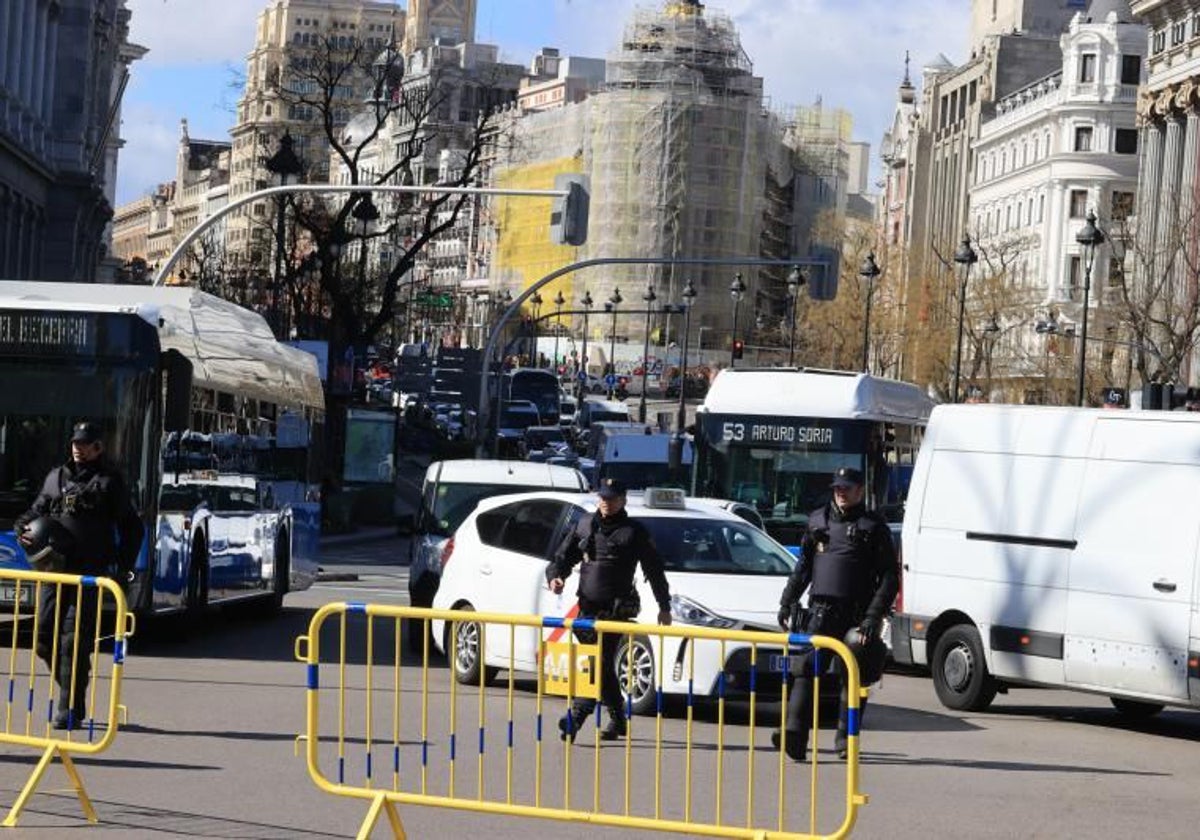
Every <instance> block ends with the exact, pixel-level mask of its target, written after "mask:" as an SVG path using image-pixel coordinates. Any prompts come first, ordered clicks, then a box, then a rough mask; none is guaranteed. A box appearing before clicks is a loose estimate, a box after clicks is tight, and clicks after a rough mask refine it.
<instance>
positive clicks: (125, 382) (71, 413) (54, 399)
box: [0, 358, 156, 530]
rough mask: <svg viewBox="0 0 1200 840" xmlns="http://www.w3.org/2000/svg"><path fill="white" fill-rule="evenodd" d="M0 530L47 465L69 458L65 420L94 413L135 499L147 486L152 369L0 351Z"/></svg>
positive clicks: (29, 497)
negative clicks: (35, 357) (16, 356)
mask: <svg viewBox="0 0 1200 840" xmlns="http://www.w3.org/2000/svg"><path fill="white" fill-rule="evenodd" d="M0 381H3V382H4V388H0V530H8V529H11V528H12V527H13V520H14V519H16V517H18V516H20V515H21V514H22V513H24V512H25V511H26V510H28V509H29V506H30V504H31V503H32V502H33V500H34V497H35V496H37V494H38V492H39V491H40V490H41V487H42V482H43V480H44V479H45V478H46V474H47V473H48V472H49V471H50V469H51V468H52V467H54V466H56V465H58V464H64V463H66V461H67V459H68V458H69V457H70V454H71V449H70V442H69V441H70V436H71V426H72V425H73V424H74V423H75V422H76V421H78V420H81V419H90V420H95V421H97V422H99V423H100V424H101V426H102V427H104V428H105V430H106V432H107V433H108V435H109V436H110V437H109V439H110V440H113V441H115V442H116V443H115V445H113V446H111V447H110V451H115V452H117V453H119V455H120V460H119V462H118V463H117V466H118V467H119V468H120V469H121V471H122V473H123V474H124V475H125V476H126V477H127V479H128V481H129V485H130V488H131V490H132V491H133V493H134V496H135V501H136V503H138V504H139V505H140V504H144V502H145V500H144V499H140V498H137V497H139V496H140V495H141V492H142V491H144V489H145V487H146V486H147V481H146V478H147V470H146V464H145V459H144V457H143V456H144V454H146V448H147V439H146V437H145V435H144V433H143V427H145V426H146V425H147V424H150V423H151V421H150V417H149V415H148V411H149V409H150V407H152V406H153V405H154V384H155V382H156V377H155V375H154V371H153V370H151V369H147V368H142V367H139V366H137V365H134V364H129V363H119V364H108V363H102V362H101V363H98V362H96V361H95V360H89V361H88V362H87V363H85V364H79V365H74V364H62V363H49V362H34V361H30V360H28V359H11V358H0Z"/></svg>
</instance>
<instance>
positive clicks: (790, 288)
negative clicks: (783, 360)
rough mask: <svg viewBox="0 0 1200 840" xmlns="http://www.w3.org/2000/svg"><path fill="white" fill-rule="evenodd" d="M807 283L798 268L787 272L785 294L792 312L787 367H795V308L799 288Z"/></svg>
mask: <svg viewBox="0 0 1200 840" xmlns="http://www.w3.org/2000/svg"><path fill="white" fill-rule="evenodd" d="M807 282H808V278H807V277H805V276H804V274H803V273H801V271H800V269H799V268H793V269H792V270H791V271H789V272H788V278H787V293H788V299H789V300H790V301H791V311H792V325H791V335H790V337H789V338H788V367H795V366H796V307H797V305H798V304H799V302H800V287H802V286H803V285H804V284H805V283H807Z"/></svg>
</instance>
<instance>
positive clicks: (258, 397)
mask: <svg viewBox="0 0 1200 840" xmlns="http://www.w3.org/2000/svg"><path fill="white" fill-rule="evenodd" d="M80 419H91V420H96V421H98V422H99V423H100V424H101V426H102V427H103V430H104V436H105V444H106V448H107V450H108V452H109V454H110V455H111V457H112V458H113V459H114V461H115V462H116V464H117V466H119V467H120V469H121V470H122V472H123V473H124V475H125V477H126V479H127V481H128V483H129V487H130V492H131V493H132V496H133V502H134V505H135V507H136V508H137V510H138V511H140V513H141V515H142V520H143V523H144V525H145V528H146V535H147V537H146V539H144V540H143V543H142V552H141V556H140V557H139V559H138V561H137V566H136V570H135V578H134V581H133V582H132V584H131V586H130V589H129V593H130V600H131V606H132V607H133V608H135V609H137V610H138V611H139V612H141V613H170V612H188V613H191V614H193V615H196V614H199V613H201V612H203V610H204V609H205V608H206V606H207V605H208V604H216V603H222V602H232V601H239V600H248V599H256V600H258V601H260V602H261V603H262V604H263V606H264V607H266V608H268V609H270V608H274V607H277V606H278V605H279V604H280V603H281V601H282V599H283V595H284V593H286V592H287V591H288V590H289V589H303V588H306V587H308V586H310V585H311V583H312V581H313V580H314V579H315V577H316V571H317V560H318V553H317V551H318V549H317V547H318V537H319V531H320V490H319V486H320V477H321V464H320V457H319V456H320V442H321V440H322V435H323V424H324V398H323V394H322V390H321V381H320V377H319V374H318V372H317V363H316V359H315V358H314V357H313V356H312V355H311V354H309V353H304V352H301V351H299V350H296V349H294V348H292V347H289V346H287V345H284V344H281V343H279V342H278V341H276V340H275V337H274V336H273V335H272V333H271V330H270V329H269V328H268V327H267V324H266V322H265V321H264V320H263V318H262V317H261V316H259V315H257V314H255V313H254V312H250V311H249V310H246V309H242V308H241V307H238V306H235V305H233V304H231V303H229V302H227V301H224V300H221V299H219V298H216V297H213V296H212V295H208V294H205V293H203V292H200V291H197V290H195V289H191V288H163V287H147V286H113V285H100V284H74V283H34V282H0V565H8V566H16V567H25V566H26V565H27V561H26V558H25V556H24V553H23V552H22V550H21V548H20V546H19V544H18V543H17V541H16V539H15V537H14V534H13V531H12V526H13V520H14V519H15V518H16V517H17V516H19V515H20V514H21V513H22V512H24V511H25V510H26V509H27V508H28V507H29V505H30V503H31V502H32V501H33V499H34V497H35V496H36V495H37V493H38V490H39V489H40V488H41V484H42V480H43V478H44V476H45V475H46V473H47V472H48V471H49V470H50V469H51V467H53V466H54V465H56V464H61V463H64V462H65V461H66V459H67V458H68V457H69V446H68V440H69V438H70V430H71V426H72V424H73V423H75V422H76V421H77V420H80Z"/></svg>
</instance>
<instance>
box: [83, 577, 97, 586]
mask: <svg viewBox="0 0 1200 840" xmlns="http://www.w3.org/2000/svg"><path fill="white" fill-rule="evenodd" d="M79 582H80V583H82V584H83V585H84V586H95V585H96V578H95V576H94V575H83V576H82V577H81V578H79Z"/></svg>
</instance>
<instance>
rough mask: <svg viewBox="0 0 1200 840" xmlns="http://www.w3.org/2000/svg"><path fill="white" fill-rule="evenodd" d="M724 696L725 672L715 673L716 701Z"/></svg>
mask: <svg viewBox="0 0 1200 840" xmlns="http://www.w3.org/2000/svg"><path fill="white" fill-rule="evenodd" d="M724 696H725V672H724V671H720V672H718V673H717V697H718V699H719V698H721V697H724Z"/></svg>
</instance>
